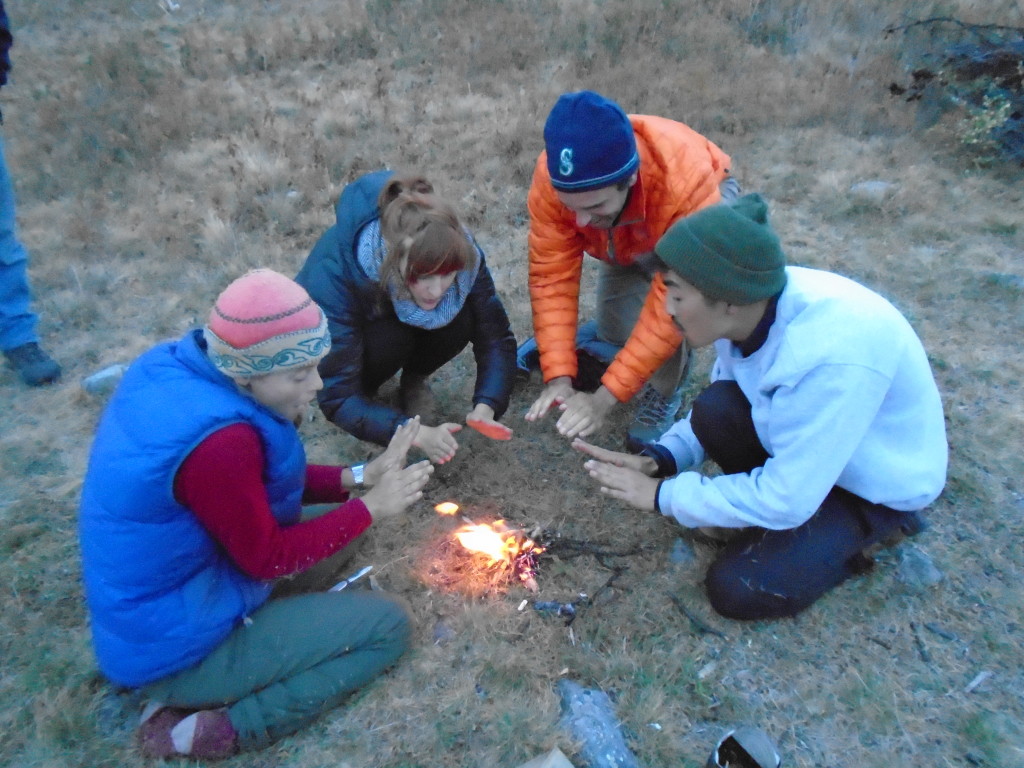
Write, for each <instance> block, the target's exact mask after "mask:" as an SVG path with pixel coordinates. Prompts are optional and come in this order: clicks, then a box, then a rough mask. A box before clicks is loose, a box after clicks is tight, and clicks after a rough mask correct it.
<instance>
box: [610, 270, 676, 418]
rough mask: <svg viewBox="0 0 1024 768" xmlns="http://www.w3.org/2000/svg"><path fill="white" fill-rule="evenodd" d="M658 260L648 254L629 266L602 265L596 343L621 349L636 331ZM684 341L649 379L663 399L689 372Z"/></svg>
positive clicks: (670, 393) (669, 394)
mask: <svg viewBox="0 0 1024 768" xmlns="http://www.w3.org/2000/svg"><path fill="white" fill-rule="evenodd" d="M657 263H658V260H657V257H656V256H655V255H654V254H653V253H645V254H643V255H642V256H640V258H638V259H637V260H636V261H634V262H633V263H632V264H630V265H629V266H628V267H626V266H620V265H618V264H609V263H607V262H601V265H600V266H599V268H598V274H597V341H600V342H604V343H606V344H611V345H614V346H615V347H617V348H618V349H621V348H622V346H623V345H624V344H625V343H626V340H627V339H628V338H629V335H630V334H631V333H632V332H633V328H634V327H635V326H636V323H637V320H638V319H639V317H640V310H641V309H642V308H643V305H644V299H646V298H647V294H648V292H649V291H650V289H651V279H652V278H653V277H654V273H655V272H656V271H657ZM686 361H687V344H686V342H685V341H684V342H683V343H682V344H680V345H679V348H678V349H676V351H675V352H673V353H672V356H671V357H670V358H669V359H668V360H666V361H665V362H664V363H662V365H661V367H660V368H658V370H656V371H655V372H654V374H653V375H652V376H651V378H650V384H651V386H653V387H654V388H655V389H657V390H658V392H660V393H661V394H662V395H663V396H664V397H666V398H668V397H671V395H672V393H673V392H674V391H675V389H676V387H678V386H679V384H680V383H681V382H682V380H683V375H684V374H685V372H686Z"/></svg>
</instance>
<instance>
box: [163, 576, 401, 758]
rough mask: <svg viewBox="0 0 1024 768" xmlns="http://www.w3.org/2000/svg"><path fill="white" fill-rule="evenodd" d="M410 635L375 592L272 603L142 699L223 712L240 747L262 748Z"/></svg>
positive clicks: (357, 684) (360, 678)
mask: <svg viewBox="0 0 1024 768" xmlns="http://www.w3.org/2000/svg"><path fill="white" fill-rule="evenodd" d="M410 631H411V628H410V620H409V615H408V613H407V612H406V610H405V609H404V608H403V607H402V606H401V604H400V603H399V602H398V601H397V599H395V598H392V597H388V596H383V595H380V594H378V593H371V592H366V591H362V590H345V591H342V592H327V593H317V594H309V595H300V596H297V597H290V598H284V599H281V600H272V601H270V602H268V603H267V604H266V605H264V606H263V607H262V608H260V609H259V610H258V611H256V612H255V613H253V615H252V616H251V617H250V620H249V621H247V622H246V623H245V624H243V625H241V626H239V627H238V628H237V629H235V630H234V631H233V632H232V633H231V634H230V635H229V636H228V637H227V639H225V641H224V642H223V643H221V645H220V646H218V647H217V649H216V650H214V651H213V652H212V653H211V654H210V655H209V656H207V657H206V658H205V659H204V660H203V661H201V662H200V663H199V664H197V665H196V666H194V667H192V668H190V669H187V670H185V671H183V672H179V673H177V674H175V675H172V676H171V677H170V678H168V679H165V680H161V681H158V682H156V683H153V684H151V685H149V686H147V687H146V688H145V689H144V691H143V693H144V694H145V695H146V697H147V698H150V699H153V700H156V701H160V702H162V703H164V704H166V705H168V706H170V707H176V708H181V709H184V710H186V712H187V710H202V711H208V710H215V709H217V708H220V707H227V712H226V716H227V718H228V720H229V721H230V725H231V727H232V728H233V730H234V732H235V733H236V734H237V747H238V749H241V750H248V749H259V748H262V747H265V746H267V745H268V744H270V743H272V742H273V741H275V740H277V739H279V738H281V737H283V736H287V735H288V734H291V733H294V732H295V731H297V730H299V729H301V728H302V727H304V726H306V725H308V724H309V723H310V722H312V721H313V720H315V719H316V718H317V717H318V716H319V715H320V714H322V713H323V712H326V711H328V710H330V709H332V708H334V707H336V706H338V705H339V704H340V703H341V702H342V701H343V700H344V699H345V698H346V697H347V696H348V695H349V694H351V693H352V692H353V691H355V690H357V689H358V688H361V687H362V686H364V685H366V684H367V683H369V682H370V681H371V680H373V679H374V678H375V677H377V676H378V675H380V674H381V673H382V672H383V671H384V670H385V669H387V668H388V667H389V666H391V665H392V664H394V662H395V661H396V660H397V659H398V658H399V657H400V656H401V655H402V654H403V653H404V652H405V650H406V648H407V647H408V642H409V635H410ZM179 751H180V750H179ZM192 754H194V755H195V756H200V755H199V754H198V752H193V753H192Z"/></svg>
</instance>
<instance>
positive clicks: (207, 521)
mask: <svg viewBox="0 0 1024 768" xmlns="http://www.w3.org/2000/svg"><path fill="white" fill-rule="evenodd" d="M263 464H264V455H263V445H262V443H261V441H260V438H259V435H258V434H257V432H256V430H255V429H253V428H252V427H251V426H250V425H248V424H232V425H231V426H228V427H224V428H223V429H221V430H218V431H217V432H214V433H213V434H211V435H210V436H209V437H207V438H206V439H205V440H203V442H201V443H200V444H199V445H198V446H196V448H195V449H194V450H193V451H192V453H190V454H189V455H188V457H187V458H186V459H185V461H184V462H183V463H182V465H181V468H180V469H179V470H178V474H177V475H176V476H175V478H174V497H175V498H176V499H177V500H178V502H180V503H181V504H183V505H184V506H186V507H188V508H189V509H190V510H191V511H192V512H193V513H194V514H195V515H196V517H198V518H199V521H200V522H201V523H202V524H203V527H204V528H206V530H207V531H208V532H209V534H210V535H211V536H212V537H213V538H214V539H216V541H217V542H218V543H219V544H220V545H221V546H222V547H224V549H225V551H226V552H227V554H228V557H230V558H231V559H232V560H233V561H234V562H235V565H237V566H238V567H239V569H241V570H242V571H243V572H245V573H246V574H248V575H249V576H252V577H253V578H256V579H274V578H278V577H281V576H287V575H288V574H291V573H298V572H300V571H304V570H305V569H307V568H309V567H310V566H312V565H314V564H316V563H318V562H319V561H321V560H323V559H324V558H325V557H328V556H329V555H332V554H334V553H335V552H337V551H338V550H339V549H341V548H342V547H344V546H345V545H346V544H348V543H349V542H351V541H352V540H353V539H355V538H356V537H357V536H358V535H359V534H360V533H362V532H363V531H365V530H366V529H367V528H369V527H370V523H371V522H372V521H373V520H372V518H371V517H370V511H369V510H368V509H367V508H366V505H365V504H364V503H363V502H362V501H361V500H360V499H351V500H349V494H348V491H347V490H345V489H344V488H342V485H341V470H342V467H337V466H323V465H317V464H313V465H309V466H307V467H306V484H305V488H304V490H303V496H302V500H303V502H304V503H310V504H318V503H328V502H335V501H337V502H344V503H343V504H341V506H339V507H337V508H336V509H332V510H331V511H330V512H328V513H326V514H324V515H321V516H320V517H316V518H313V519H311V520H306V521H303V522H300V523H296V524H295V525H292V526H288V527H282V526H280V525H279V524H278V522H277V520H275V519H274V515H273V513H272V512H271V511H270V505H269V503H268V502H267V492H266V489H265V488H264V486H263Z"/></svg>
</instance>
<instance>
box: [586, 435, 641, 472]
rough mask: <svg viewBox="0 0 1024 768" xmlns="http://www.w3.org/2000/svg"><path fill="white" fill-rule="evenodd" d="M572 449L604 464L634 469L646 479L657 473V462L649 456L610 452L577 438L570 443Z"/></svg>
mask: <svg viewBox="0 0 1024 768" xmlns="http://www.w3.org/2000/svg"><path fill="white" fill-rule="evenodd" d="M572 447H573V448H574V449H575V450H577V451H579V452H580V453H584V454H586V455H587V456H590V457H591V458H593V459H597V460H598V461H599V462H602V463H604V464H611V465H613V466H616V467H626V468H627V469H635V470H636V471H637V472H641V473H643V474H645V475H647V476H648V477H653V476H654V474H655V473H656V472H657V471H658V462H656V461H655V460H654V459H652V458H651V457H650V456H637V455H636V454H633V453H623V452H621V451H610V450H608V449H607V448H601V447H600V446H597V445H594V444H593V443H588V442H587V441H586V440H584V439H582V438H579V437H577V438H576V439H575V440H573V441H572Z"/></svg>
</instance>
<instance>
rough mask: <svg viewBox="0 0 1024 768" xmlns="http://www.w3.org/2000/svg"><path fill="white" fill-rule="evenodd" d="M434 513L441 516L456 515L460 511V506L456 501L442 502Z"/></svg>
mask: <svg viewBox="0 0 1024 768" xmlns="http://www.w3.org/2000/svg"><path fill="white" fill-rule="evenodd" d="M434 511H435V512H437V514H439V515H454V514H455V513H456V512H458V511H459V505H458V504H456V503H455V502H454V501H442V502H441V503H440V504H438V505H437V506H435V507H434Z"/></svg>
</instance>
